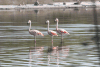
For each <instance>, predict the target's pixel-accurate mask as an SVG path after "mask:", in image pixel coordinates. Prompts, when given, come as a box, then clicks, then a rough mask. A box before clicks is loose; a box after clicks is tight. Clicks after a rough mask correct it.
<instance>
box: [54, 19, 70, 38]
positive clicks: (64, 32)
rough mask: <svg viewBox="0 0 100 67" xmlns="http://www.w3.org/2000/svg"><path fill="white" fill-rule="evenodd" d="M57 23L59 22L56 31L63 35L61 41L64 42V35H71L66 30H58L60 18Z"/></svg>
mask: <svg viewBox="0 0 100 67" xmlns="http://www.w3.org/2000/svg"><path fill="white" fill-rule="evenodd" d="M55 21H56V22H57V25H56V31H57V32H58V33H59V34H61V39H62V40H63V35H64V34H68V35H70V34H69V33H68V32H67V31H66V30H64V29H59V28H58V22H59V20H58V18H56V19H55Z"/></svg>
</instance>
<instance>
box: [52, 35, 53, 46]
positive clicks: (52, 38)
mask: <svg viewBox="0 0 100 67" xmlns="http://www.w3.org/2000/svg"><path fill="white" fill-rule="evenodd" d="M52 47H53V36H52Z"/></svg>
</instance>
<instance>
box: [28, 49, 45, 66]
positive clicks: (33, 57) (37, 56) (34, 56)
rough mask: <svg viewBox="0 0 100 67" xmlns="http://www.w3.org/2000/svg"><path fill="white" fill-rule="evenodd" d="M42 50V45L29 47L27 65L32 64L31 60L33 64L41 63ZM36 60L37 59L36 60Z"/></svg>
mask: <svg viewBox="0 0 100 67" xmlns="http://www.w3.org/2000/svg"><path fill="white" fill-rule="evenodd" d="M43 50H44V47H31V48H30V49H29V59H30V60H29V65H30V67H31V66H32V64H33V63H32V62H35V63H34V64H33V65H34V66H35V65H37V64H40V63H43V62H42V59H43ZM37 60H38V61H37Z"/></svg>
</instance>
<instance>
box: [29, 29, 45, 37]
mask: <svg viewBox="0 0 100 67" xmlns="http://www.w3.org/2000/svg"><path fill="white" fill-rule="evenodd" d="M29 33H30V34H31V35H41V36H44V35H43V34H42V33H41V32H40V31H38V30H30V31H29Z"/></svg>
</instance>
